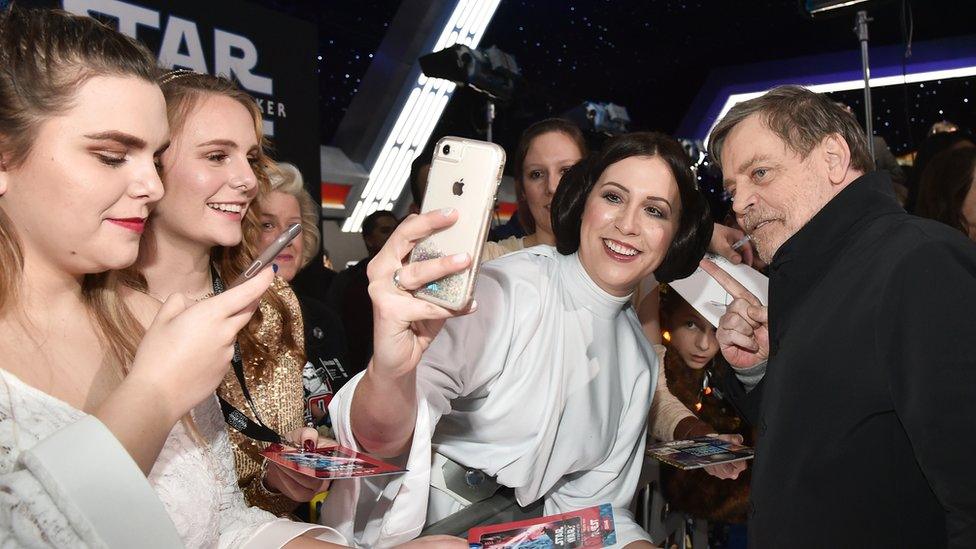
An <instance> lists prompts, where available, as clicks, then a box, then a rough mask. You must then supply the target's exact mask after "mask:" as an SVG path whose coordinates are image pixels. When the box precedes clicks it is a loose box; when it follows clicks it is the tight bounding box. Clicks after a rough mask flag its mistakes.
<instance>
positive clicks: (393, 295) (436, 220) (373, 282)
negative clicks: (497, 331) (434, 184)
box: [350, 209, 476, 457]
mask: <svg viewBox="0 0 976 549" xmlns="http://www.w3.org/2000/svg"><path fill="white" fill-rule="evenodd" d="M457 218H458V214H457V212H456V211H455V210H453V209H447V210H440V211H435V212H428V213H425V214H420V215H411V216H409V217H407V219H405V220H404V221H403V222H402V223H400V226H399V227H397V229H396V230H395V231H393V234H392V235H390V239H389V240H387V241H386V244H385V245H384V246H383V249H382V250H380V253H378V254H377V255H376V257H374V258H373V260H372V261H370V262H369V267H368V268H367V275H368V276H369V296H370V298H372V300H373V358H372V360H371V361H370V363H369V367H368V368H367V369H366V374H365V375H364V376H363V378H362V380H361V381H360V383H359V384H358V385H357V386H356V390H355V396H354V397H353V402H352V411H351V413H350V416H351V417H350V423H351V425H352V430H353V433H354V436H355V438H356V440H357V441H358V442H359V444H360V446H361V447H362V448H363V449H365V450H366V451H367V452H370V453H373V454H375V455H377V456H379V457H393V456H398V455H400V454H401V453H402V452H404V451H406V449H407V448H408V445H409V443H410V440H411V438H412V437H413V428H414V420H415V418H416V413H417V402H416V394H417V388H416V375H415V373H416V368H417V364H419V363H420V358H421V356H423V354H424V351H425V350H427V348H428V347H429V346H430V343H431V341H433V340H434V337H435V336H436V335H437V334H438V332H440V330H441V328H442V327H443V326H444V321H445V320H447V319H448V318H451V317H454V316H458V315H462V314H467V313H469V312H472V311H473V310H474V308H475V306H476V305H475V304H474V303H472V304H471V307H470V308H469V309H468V310H467V311H462V312H454V311H451V310H448V309H445V308H443V307H438V306H437V305H434V304H432V303H429V302H427V301H424V300H422V299H417V298H415V297H414V296H413V295H412V294H411V293H410V291H412V290H416V289H418V288H421V287H423V286H424V285H425V284H428V283H430V282H432V281H434V280H438V279H440V278H443V277H445V276H447V275H449V274H453V273H457V272H460V271H463V270H464V269H467V268H468V267H469V266H470V265H471V258H470V257H469V256H468V255H467V254H462V255H460V256H450V257H441V258H437V259H429V260H426V261H418V262H416V263H410V264H408V265H404V263H403V262H404V261H405V260H406V258H407V256H408V255H409V254H410V251H411V250H413V248H414V246H416V244H417V242H418V241H420V240H422V239H423V238H425V237H427V236H429V235H431V234H434V233H435V232H437V231H438V230H440V229H444V228H447V227H450V226H451V225H453V224H454V223H455V222H456V221H457ZM394 279H396V280H394ZM397 284H399V286H398V285H397Z"/></svg>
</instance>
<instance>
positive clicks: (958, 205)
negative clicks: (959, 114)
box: [915, 147, 976, 235]
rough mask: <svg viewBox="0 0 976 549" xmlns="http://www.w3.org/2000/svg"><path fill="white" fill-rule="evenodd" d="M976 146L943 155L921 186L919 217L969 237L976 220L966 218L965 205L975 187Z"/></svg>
mask: <svg viewBox="0 0 976 549" xmlns="http://www.w3.org/2000/svg"><path fill="white" fill-rule="evenodd" d="M974 172H976V147H966V148H963V149H955V150H948V151H944V152H942V153H940V154H939V155H937V156H936V157H935V158H933V159H932V161H931V162H929V163H928V166H927V167H926V168H925V172H924V173H922V181H921V182H920V183H919V191H918V206H917V207H916V209H915V214H916V215H919V216H922V217H927V218H929V219H934V220H936V221H939V222H941V223H945V224H946V225H949V226H950V227H952V228H954V229H958V230H960V231H962V232H963V233H965V234H967V235H968V234H969V228H970V227H971V226H973V225H976V219H966V216H964V215H963V213H962V204H963V201H964V200H965V199H966V195H967V194H968V193H969V191H970V189H971V188H972V186H973V176H974Z"/></svg>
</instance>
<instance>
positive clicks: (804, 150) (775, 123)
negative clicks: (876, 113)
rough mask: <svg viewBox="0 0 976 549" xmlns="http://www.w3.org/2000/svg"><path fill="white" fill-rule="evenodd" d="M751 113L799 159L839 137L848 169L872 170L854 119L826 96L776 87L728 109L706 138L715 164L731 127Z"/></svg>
mask: <svg viewBox="0 0 976 549" xmlns="http://www.w3.org/2000/svg"><path fill="white" fill-rule="evenodd" d="M753 114H759V115H760V116H761V120H762V123H763V124H764V125H765V126H766V127H767V128H769V129H770V130H771V131H772V132H773V133H775V134H776V135H778V136H779V138H780V139H782V140H783V142H784V143H786V146H787V147H789V148H790V149H791V150H792V151H793V152H795V153H797V154H798V155H800V157H802V158H806V157H807V155H808V154H810V152H811V151H812V150H813V149H814V147H816V146H817V145H819V144H820V143H821V142H822V141H823V140H824V138H825V137H827V136H828V135H831V134H839V135H840V136H841V137H843V138H844V141H846V142H847V146H848V147H850V149H851V167H852V168H854V169H857V170H860V171H862V172H865V173H866V172H870V171H873V170H874V169H875V166H874V161H873V160H872V159H871V154H870V153H869V152H868V143H867V138H866V137H865V135H864V130H863V129H861V126H860V125H859V124H858V122H857V120H856V119H855V118H854V116H853V115H852V114H850V113H849V112H847V111H846V110H844V108H843V107H841V106H839V105H837V104H835V103H834V102H833V101H831V100H830V98H828V97H827V96H825V95H823V94H819V93H815V92H812V91H810V90H808V89H806V88H804V87H802V86H778V87H775V88H773V89H771V90H769V91H768V92H767V93H766V94H764V95H762V96H760V97H756V98H755V99H750V100H748V101H743V102H741V103H737V104H736V105H735V106H734V107H732V109H731V110H729V112H728V114H726V115H725V117H724V118H722V119H721V120H720V121H719V122H718V124H716V125H715V128H714V129H712V133H711V134H709V137H708V152H709V154H710V155H711V156H712V158H713V159H714V160H715V162H717V163H718V164H719V165H721V163H722V146H723V145H724V144H725V139H726V138H727V137H728V136H729V133H730V132H731V131H732V128H734V127H735V126H736V125H738V124H739V123H740V122H742V121H743V120H745V119H746V118H749V117H750V116H752V115H753Z"/></svg>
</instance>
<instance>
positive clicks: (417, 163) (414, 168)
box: [407, 153, 430, 206]
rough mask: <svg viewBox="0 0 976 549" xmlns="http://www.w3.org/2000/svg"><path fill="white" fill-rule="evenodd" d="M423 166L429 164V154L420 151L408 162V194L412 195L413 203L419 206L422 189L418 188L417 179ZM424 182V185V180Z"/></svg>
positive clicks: (422, 197) (422, 195)
mask: <svg viewBox="0 0 976 549" xmlns="http://www.w3.org/2000/svg"><path fill="white" fill-rule="evenodd" d="M424 166H430V155H427V154H423V153H420V154H419V155H417V158H414V159H413V162H412V163H410V179H409V180H408V181H407V182H408V183H410V196H411V197H413V203H414V204H416V205H417V206H420V203H421V202H423V200H424V191H422V190H421V189H420V181H418V178H419V177H420V170H421V168H423V167H424ZM424 183H425V185H424V186H425V187H426V182H424Z"/></svg>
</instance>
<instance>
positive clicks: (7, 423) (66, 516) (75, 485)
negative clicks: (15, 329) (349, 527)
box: [0, 369, 344, 549]
mask: <svg viewBox="0 0 976 549" xmlns="http://www.w3.org/2000/svg"><path fill="white" fill-rule="evenodd" d="M147 405H151V403H147ZM192 415H193V418H194V421H195V422H196V425H197V427H198V429H199V431H200V434H201V435H202V436H203V439H204V440H205V441H206V443H207V446H206V447H201V446H200V445H198V444H197V443H196V442H194V440H193V438H191V436H190V434H189V433H188V432H187V430H186V429H185V428H184V426H183V424H182V423H177V425H176V427H175V428H174V429H173V431H172V432H171V433H170V435H169V437H168V438H167V439H166V443H165V445H164V447H163V450H162V452H161V453H160V454H159V457H158V458H157V460H156V463H155V465H154V466H153V468H152V471H151V472H150V474H149V478H148V480H149V482H148V483H147V482H146V478H145V477H144V476H142V474H141V473H140V472H139V470H138V468H137V467H136V465H135V463H134V462H133V461H132V460H131V458H129V456H128V453H126V452H125V450H124V448H123V447H122V446H121V445H120V444H119V443H118V441H117V440H115V439H114V437H112V436H111V433H110V432H109V431H108V429H106V428H105V427H104V425H102V424H101V423H100V422H98V421H97V419H95V418H94V417H93V416H89V415H88V414H86V413H84V412H82V411H79V410H77V409H75V408H73V407H72V406H70V405H68V404H67V403H65V402H63V401H61V400H58V399H56V398H54V397H52V396H50V395H48V394H46V393H44V392H42V391H39V390H37V389H35V388H33V387H31V386H29V385H27V384H25V383H24V382H22V381H21V380H20V379H18V378H17V377H16V376H14V375H13V374H11V373H9V372H7V371H5V370H2V369H0V548H4V549H6V548H7V547H21V546H23V547H86V546H108V547H115V546H122V545H123V544H124V545H128V546H134V545H132V544H133V543H137V544H138V546H140V547H172V546H174V545H183V546H186V547H194V548H195V547H281V546H282V545H283V544H285V543H286V542H287V541H289V540H291V539H293V538H295V537H296V536H298V535H301V534H302V533H304V532H307V531H309V530H313V529H314V530H317V531H316V532H315V534H316V535H317V537H318V538H319V539H322V540H327V541H333V542H336V543H344V540H343V539H342V537H341V536H339V535H338V534H336V533H335V532H334V531H331V530H321V528H322V527H321V526H319V525H310V524H304V523H294V522H291V521H288V520H286V519H278V518H276V517H275V516H274V515H271V514H270V513H267V512H265V511H262V510H260V509H258V508H251V507H247V505H246V504H245V502H244V497H243V495H242V494H241V491H240V489H239V488H238V485H237V477H236V474H235V472H234V463H233V454H232V453H231V447H230V439H229V437H228V435H227V431H226V430H225V428H224V422H223V417H222V416H221V412H220V408H219V406H218V404H217V401H216V398H210V399H207V400H206V401H204V402H203V403H201V404H200V405H199V406H197V407H196V408H195V409H194V410H193V412H192ZM160 503H161V504H160ZM167 519H168V520H167ZM174 527H175V528H174ZM174 533H175V535H174Z"/></svg>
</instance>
